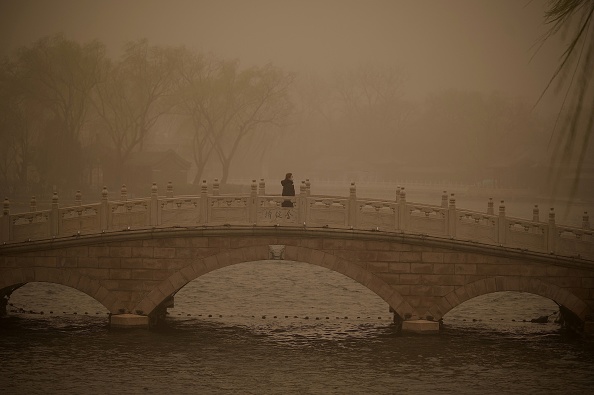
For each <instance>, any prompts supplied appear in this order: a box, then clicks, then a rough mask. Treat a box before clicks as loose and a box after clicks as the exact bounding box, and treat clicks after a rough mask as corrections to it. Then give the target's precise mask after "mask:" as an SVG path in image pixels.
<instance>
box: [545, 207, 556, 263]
mask: <svg viewBox="0 0 594 395" xmlns="http://www.w3.org/2000/svg"><path fill="white" fill-rule="evenodd" d="M547 249H548V251H549V252H550V253H553V254H554V253H556V252H557V226H556V225H555V208H553V207H551V210H550V211H549V238H548V248H547Z"/></svg>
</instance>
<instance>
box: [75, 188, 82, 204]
mask: <svg viewBox="0 0 594 395" xmlns="http://www.w3.org/2000/svg"><path fill="white" fill-rule="evenodd" d="M74 202H75V203H76V205H77V206H80V205H82V193H80V189H77V191H76V194H75V195H74Z"/></svg>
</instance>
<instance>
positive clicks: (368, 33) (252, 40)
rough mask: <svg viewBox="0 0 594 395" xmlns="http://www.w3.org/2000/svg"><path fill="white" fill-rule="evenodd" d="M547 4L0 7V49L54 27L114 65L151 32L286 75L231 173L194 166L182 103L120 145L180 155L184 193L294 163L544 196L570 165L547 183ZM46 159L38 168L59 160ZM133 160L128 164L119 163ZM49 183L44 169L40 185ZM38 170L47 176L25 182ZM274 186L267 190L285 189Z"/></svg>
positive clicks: (584, 189)
mask: <svg viewBox="0 0 594 395" xmlns="http://www.w3.org/2000/svg"><path fill="white" fill-rule="evenodd" d="M547 3H548V1H546V0H533V1H528V0H520V1H518V0H497V1H493V0H482V1H480V0H448V1H443V0H419V1H396V0H394V1H389V0H385V1H379V0H371V1H353V0H326V1H283V0H281V1H272V0H250V1H241V0H223V1H200V0H193V1H190V0H188V1H185V0H184V1H182V0H177V1H172V2H165V1H152V0H150V1H146V0H144V1H139V0H129V1H117V0H107V1H92V0H55V1H47V2H46V1H28V0H25V1H2V2H0V53H1V54H2V55H3V56H6V57H11V56H14V54H15V53H16V52H15V51H17V50H18V49H19V48H22V47H30V46H32V45H33V44H34V43H35V42H37V40H40V39H41V38H43V37H48V36H53V35H56V34H59V33H61V34H63V36H64V38H65V39H67V40H72V41H75V42H78V43H81V44H84V43H88V42H91V41H92V40H98V41H99V42H101V43H103V44H104V45H105V49H106V56H107V57H109V58H110V59H112V60H113V61H117V60H118V59H119V58H120V57H121V56H122V55H123V54H124V48H125V47H124V46H125V44H126V43H128V42H131V41H135V40H140V39H147V42H148V45H150V46H155V47H163V48H164V47H179V46H184V47H185V48H187V49H188V50H190V51H193V53H201V54H210V55H209V56H213V57H217V58H218V59H228V60H232V59H237V60H238V61H239V62H240V63H239V64H240V65H241V66H240V67H241V68H242V69H247V68H249V67H252V66H256V67H260V68H264V67H267V65H272V66H274V67H275V68H277V69H278V70H281V71H282V72H283V73H286V75H287V76H293V77H294V80H291V81H292V82H291V85H290V94H289V96H290V99H291V103H292V104H291V105H292V107H291V108H292V111H291V113H290V114H288V113H287V114H285V115H286V116H285V117H284V118H283V119H282V120H280V119H279V120H278V122H270V123H269V124H262V127H259V128H256V129H254V131H253V133H250V134H249V135H246V137H245V138H244V139H243V140H242V142H241V146H240V148H239V149H238V150H237V152H236V153H235V154H234V157H233V161H232V163H231V164H230V165H229V168H228V174H225V170H224V165H222V164H221V163H222V162H221V163H218V162H217V160H216V157H214V156H213V157H212V158H215V159H210V160H209V161H207V163H205V166H204V169H203V172H202V173H200V172H198V171H197V160H196V151H195V149H193V148H192V139H193V138H195V137H192V136H193V132H192V129H191V127H190V122H189V121H188V118H184V117H183V116H180V115H179V112H177V113H176V114H175V115H172V114H167V115H165V116H161V117H159V119H158V120H156V122H155V123H154V124H153V125H151V128H150V130H148V132H147V134H146V137H145V139H144V140H143V141H142V142H141V143H140V144H139V145H137V146H134V147H133V149H132V151H131V154H130V155H132V156H134V154H135V153H138V152H139V151H143V152H149V153H150V152H155V151H166V150H172V151H173V152H175V153H176V154H177V155H179V157H180V160H181V161H186V162H187V164H189V166H190V167H189V170H188V173H187V180H186V181H187V184H188V185H187V188H185V186H184V187H181V186H180V187H181V189H180V190H183V191H187V192H196V191H197V190H198V189H196V185H194V186H192V184H193V183H194V181H198V182H199V181H200V180H199V179H206V180H209V181H212V180H213V179H214V178H218V179H223V180H225V181H226V182H227V183H228V184H234V183H245V182H249V181H250V180H251V179H259V178H265V179H266V180H268V181H269V182H270V183H271V184H272V185H273V186H277V185H278V181H280V179H281V178H282V177H283V176H284V174H285V173H286V172H293V173H294V176H295V178H296V180H298V181H300V180H303V179H305V178H309V179H311V180H317V181H318V182H325V183H332V182H338V183H340V185H343V184H344V185H346V186H348V183H349V182H350V181H356V182H357V183H362V184H365V183H367V184H370V183H376V184H378V183H379V184H382V185H383V184H385V183H387V184H390V185H391V184H397V183H401V184H403V185H404V184H406V183H409V184H411V185H434V186H435V189H436V190H438V189H441V188H442V184H443V185H465V186H469V187H472V188H484V189H485V190H489V189H493V188H505V189H507V190H508V193H518V194H528V195H529V196H534V197H540V198H542V197H543V196H544V197H549V196H552V195H553V194H557V195H564V194H567V193H566V192H567V191H566V190H567V189H568V188H569V183H570V180H571V178H572V177H573V174H574V172H573V171H574V170H573V169H568V170H567V172H565V173H564V174H562V175H561V176H560V177H559V179H557V183H556V184H555V185H556V191H554V190H555V188H554V187H553V186H552V183H551V179H550V174H551V172H550V163H551V156H552V154H553V152H554V148H555V146H556V144H557V143H556V141H557V140H556V139H557V137H556V136H555V135H554V124H555V120H556V117H557V113H558V111H559V110H560V103H561V100H562V93H557V94H555V92H554V90H550V91H548V92H547V93H546V94H545V95H544V96H543V97H542V98H541V99H540V100H539V98H540V97H541V94H542V93H543V90H544V89H545V87H546V86H547V83H548V82H549V80H550V78H551V76H552V75H553V73H554V71H555V69H556V67H557V66H558V62H559V59H560V56H561V54H562V53H563V51H564V49H565V44H564V41H563V40H562V36H556V37H554V38H552V39H550V40H548V41H546V42H545V43H544V45H542V46H540V41H539V40H540V38H541V37H542V36H543V34H544V33H545V32H546V30H547V27H546V26H544V25H543V13H544V10H545V8H546V5H547ZM283 108H284V107H283ZM279 111H280V110H279ZM104 131H105V127H102V126H101V124H99V123H94V122H87V123H84V126H83V128H82V132H81V136H82V137H80V139H81V143H80V145H81V146H83V147H85V146H88V147H90V148H89V149H90V150H91V152H94V150H96V149H98V148H97V147H98V144H99V142H102V143H101V144H103V145H102V146H104V147H105V149H106V150H108V151H109V150H112V149H113V147H112V145H110V144H111V143H110V140H109V139H108V138H102V137H101V136H103V135H104ZM2 132H3V133H5V131H2ZM84 136H87V137H84ZM89 136H94V137H89ZM83 140H84V141H83ZM221 141H226V140H225V139H221ZM229 144H231V143H230V142H229ZM590 145H592V144H590ZM223 151H224V150H223ZM122 152H123V151H122ZM229 152H230V151H226V153H223V156H224V155H228V153H229ZM589 152H592V149H591V148H590V151H589ZM229 155H230V154H229ZM83 156H84V155H83ZM52 158H53V157H51V155H50V158H49V159H47V160H46V162H44V163H46V164H47V163H50V164H51V163H53V159H52ZM587 159H588V160H587V161H586V166H584V169H583V170H582V181H581V183H580V189H579V191H578V196H579V198H580V199H587V198H590V197H591V196H592V194H594V181H593V180H594V177H593V176H592V168H593V167H594V166H592V164H591V162H592V155H588V156H587ZM128 160H129V157H126V158H124V159H122V166H123V167H121V168H118V169H119V170H122V169H123V168H125V166H126V163H130V162H127V161H128ZM168 160H170V159H168ZM48 166H50V165H48ZM29 167H35V166H33V165H31V166H29ZM37 167H39V165H38V166H37ZM38 170H39V169H37V170H35V169H33V170H30V171H31V172H33V173H38V172H39V171H38ZM172 171H177V170H172ZM56 172H57V173H59V172H58V171H56ZM89 172H91V173H92V171H89ZM113 173H114V171H113V170H112V172H111V173H110V172H108V171H107V170H105V169H104V168H103V169H102V170H101V176H100V177H99V176H97V177H99V179H98V180H93V177H95V175H92V176H85V177H79V178H77V179H76V180H72V179H70V178H69V179H67V180H66V181H64V180H62V181H60V180H59V177H57V176H56V175H55V174H54V175H50V174H49V173H48V175H45V176H44V175H43V174H42V173H40V174H39V175H35V176H31V177H29V179H28V185H29V186H28V187H26V188H25V189H26V192H27V193H29V192H35V191H36V190H37V193H38V194H41V195H43V194H44V193H47V191H46V190H48V189H50V188H53V189H56V188H58V189H59V188H63V189H65V190H75V189H91V190H93V188H95V192H93V193H96V189H97V188H98V187H99V185H100V184H105V185H108V186H109V187H110V188H112V189H113V188H118V187H119V186H118V185H119V183H120V182H126V177H120V176H115V175H113ZM197 174H198V175H197ZM44 177H50V178H51V179H48V180H47V182H45V183H43V182H42V181H43V180H40V178H41V179H42V178H44ZM154 177H156V176H155V175H154V174H153V178H154ZM5 178H6V180H5V182H4V183H3V184H2V188H3V189H6V190H5V191H4V190H3V191H2V192H5V194H6V195H11V194H16V192H15V191H16V190H17V189H18V188H16V187H14V186H13V184H18V183H17V182H12V183H11V182H9V177H5ZM21 178H22V177H21ZM158 178H159V179H158V181H159V182H160V185H161V186H162V187H164V185H163V184H164V182H165V181H164V180H166V179H172V178H175V179H176V180H179V174H178V175H174V174H169V173H167V170H163V171H162V173H161V174H159V175H158ZM32 179H37V181H36V182H37V183H38V184H44V186H43V187H39V188H41V189H39V188H37V189H35V187H34V186H31V184H35V182H34V181H31V180H32ZM564 180H565V181H564ZM13 181H14V180H13ZM20 182H21V184H22V182H23V180H22V179H21V180H20ZM127 182H130V181H127ZM77 183H82V184H84V185H82V186H77V185H75V184H77ZM179 183H180V182H178V184H179ZM181 183H183V181H181ZM134 187H135V186H130V188H129V189H130V190H133V188H134ZM44 188H45V189H44ZM148 188H149V187H148V186H146V191H147V193H148ZM277 189H278V191H276V190H274V187H272V188H270V189H269V191H270V192H271V193H280V187H278V188H277ZM526 189H528V190H529V192H526ZM21 190H22V188H21ZM346 192H347V189H345V191H344V193H346ZM591 192H592V194H591ZM68 193H70V192H68ZM136 193H138V194H141V193H142V191H140V190H139V191H138V192H136ZM489 193H490V192H489ZM22 194H23V195H26V193H25V192H23V193H22Z"/></svg>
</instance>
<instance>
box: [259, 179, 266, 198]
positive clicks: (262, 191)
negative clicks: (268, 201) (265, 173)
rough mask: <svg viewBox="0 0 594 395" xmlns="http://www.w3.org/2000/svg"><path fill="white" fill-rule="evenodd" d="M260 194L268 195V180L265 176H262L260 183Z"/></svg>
mask: <svg viewBox="0 0 594 395" xmlns="http://www.w3.org/2000/svg"><path fill="white" fill-rule="evenodd" d="M258 195H261V196H264V195H266V182H264V179H263V178H260V183H258Z"/></svg>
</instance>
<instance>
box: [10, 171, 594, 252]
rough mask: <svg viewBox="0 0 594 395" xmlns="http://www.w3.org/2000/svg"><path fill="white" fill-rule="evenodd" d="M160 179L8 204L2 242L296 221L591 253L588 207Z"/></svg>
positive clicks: (295, 223)
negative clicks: (138, 190)
mask: <svg viewBox="0 0 594 395" xmlns="http://www.w3.org/2000/svg"><path fill="white" fill-rule="evenodd" d="M157 192H158V189H157V186H156V185H155V184H153V186H152V188H151V195H150V197H147V198H139V199H128V195H127V190H126V188H125V186H123V187H122V190H121V193H120V199H119V200H108V197H107V196H108V192H107V189H106V188H104V189H103V191H102V196H101V201H100V202H99V203H92V204H82V202H81V198H80V193H77V196H76V203H75V205H74V206H71V207H60V206H59V204H58V196H57V194H54V196H53V198H52V206H51V209H49V210H39V211H38V210H37V207H36V202H35V199H34V198H33V199H32V201H31V211H30V212H26V213H19V214H11V213H10V203H9V201H8V200H7V199H5V200H4V203H3V215H2V217H0V242H2V243H3V244H9V243H11V244H12V243H20V242H25V241H28V240H43V239H52V238H66V237H76V236H79V235H82V234H98V233H106V232H119V231H126V230H132V229H147V228H167V227H197V226H220V225H227V224H228V225H242V226H293V227H295V226H299V227H311V228H316V227H320V228H337V229H363V230H374V231H381V232H397V233H398V232H400V233H411V234H421V235H428V236H433V237H442V238H448V239H455V240H461V241H470V242H476V243H482V244H487V245H497V246H504V247H509V248H517V249H521V250H528V251H534V252H545V253H551V254H557V255H563V256H569V257H580V258H583V259H588V260H594V235H593V231H592V230H591V229H590V225H589V218H588V216H587V214H584V218H583V221H582V222H583V226H582V228H577V227H571V226H564V225H559V224H557V223H556V222H555V212H554V210H553V209H551V212H550V213H549V217H548V221H547V222H543V221H540V220H539V213H538V207H537V206H536V207H535V209H534V211H533V216H532V219H531V220H530V219H521V218H513V217H507V216H506V211H505V204H504V202H503V201H501V204H500V206H499V212H498V214H495V213H494V212H493V211H494V210H493V202H492V200H490V201H489V203H488V208H487V211H486V213H483V212H478V211H472V210H466V209H461V208H458V207H456V200H455V196H454V195H453V194H452V195H450V196H449V199H448V195H447V193H446V192H445V191H444V194H443V195H442V197H441V204H440V205H430V204H421V203H414V202H408V201H407V200H406V193H405V191H404V188H398V189H397V191H396V198H395V199H394V200H381V199H367V198H359V197H357V193H356V186H355V184H354V183H352V184H351V186H350V189H349V195H348V196H329V195H313V194H311V184H310V183H309V180H307V181H304V182H303V183H301V185H300V190H299V194H298V195H297V196H279V195H267V194H266V193H265V182H264V180H263V179H260V182H259V183H257V182H256V180H253V181H252V185H251V190H250V193H249V194H235V195H223V194H220V193H219V188H218V182H215V183H213V185H212V192H211V193H208V185H207V184H206V181H203V183H202V186H201V191H200V195H197V196H174V194H173V186H172V185H171V183H169V184H168V185H167V189H166V195H165V196H158V194H157Z"/></svg>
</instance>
